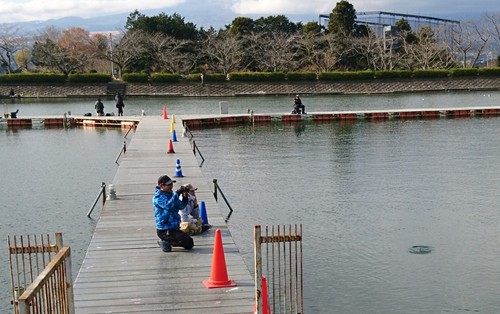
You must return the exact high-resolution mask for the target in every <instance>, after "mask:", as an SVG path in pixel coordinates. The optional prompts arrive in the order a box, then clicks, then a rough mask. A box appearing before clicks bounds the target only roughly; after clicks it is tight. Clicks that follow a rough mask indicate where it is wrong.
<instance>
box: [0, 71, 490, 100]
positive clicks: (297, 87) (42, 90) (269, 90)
mask: <svg viewBox="0 0 500 314" xmlns="http://www.w3.org/2000/svg"><path fill="white" fill-rule="evenodd" d="M11 88H12V89H14V90H15V91H16V93H17V94H20V95H22V97H21V98H95V97H104V98H113V97H114V95H115V94H116V93H117V92H120V93H122V95H126V96H127V97H165V96H170V97H246V96H250V97H256V96H282V95H283V96H287V95H293V94H302V95H370V94H404V93H418V92H450V91H498V90H500V77H462V78H451V77H448V78H436V79H400V80H395V79H390V80H388V79H386V80H367V81H343V82H338V81H337V82H327V81H315V82H213V83H212V82H207V83H206V84H203V85H202V84H200V83H186V82H183V83H165V84H148V83H140V84H139V83H122V82H112V83H98V84H75V83H66V84H43V85H42V84H38V85H34V84H17V85H0V98H1V99H12V100H15V99H18V98H10V97H9V96H8V93H9V91H10V89H11Z"/></svg>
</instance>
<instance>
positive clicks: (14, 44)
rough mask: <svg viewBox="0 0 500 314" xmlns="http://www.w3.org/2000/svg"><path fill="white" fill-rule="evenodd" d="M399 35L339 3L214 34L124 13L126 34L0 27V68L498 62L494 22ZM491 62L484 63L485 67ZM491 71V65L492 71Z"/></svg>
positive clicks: (498, 18)
mask: <svg viewBox="0 0 500 314" xmlns="http://www.w3.org/2000/svg"><path fill="white" fill-rule="evenodd" d="M395 26H397V27H398V29H399V32H398V34H397V36H380V34H377V32H376V31H374V30H373V29H371V28H370V27H368V25H365V24H361V23H357V22H356V10H355V9H354V6H353V5H352V4H350V3H349V2H348V1H346V0H342V1H340V2H337V3H336V5H335V7H334V8H333V9H332V11H331V13H330V15H329V20H328V23H327V25H320V24H319V23H318V22H307V23H305V24H304V23H302V22H298V23H294V22H292V21H290V20H289V19H288V18H287V17H286V16H284V15H276V16H268V17H261V18H258V19H251V18H248V17H237V18H235V19H234V20H233V21H232V22H231V24H229V25H226V26H224V27H223V28H220V29H218V30H217V29H215V28H213V27H210V28H208V29H204V28H198V27H197V26H196V25H195V24H193V23H192V22H187V21H185V19H184V18H183V17H182V16H180V15H179V14H177V13H174V14H172V15H168V14H165V13H160V14H159V15H156V16H146V15H144V14H142V13H140V12H139V11H137V10H136V11H134V12H132V13H130V15H129V16H128V18H127V21H126V23H125V26H124V29H123V30H121V31H120V32H119V34H115V35H113V36H111V34H100V33H96V34H91V33H90V32H88V31H86V30H84V29H82V28H78V27H74V28H70V29H66V30H61V29H57V28H54V27H48V28H46V29H44V30H43V31H41V32H40V33H39V34H36V35H31V36H29V35H27V34H22V30H20V29H19V28H16V27H15V26H12V25H10V26H7V25H0V64H1V67H2V69H3V70H4V72H5V73H16V72H23V71H28V72H58V73H63V74H65V75H69V74H71V73H84V72H110V70H111V67H110V64H112V65H113V68H114V69H115V70H116V76H117V77H121V75H122V73H124V72H143V73H148V74H150V73H158V72H165V73H178V74H188V73H223V74H225V75H227V74H228V73H231V72H245V71H252V72H299V71H307V72H315V73H321V72H329V71H363V70H372V71H382V70H419V69H424V70H425V69H451V68H467V67H472V66H474V65H475V64H477V62H478V61H479V60H480V59H481V57H482V56H484V55H485V54H488V56H489V60H490V61H493V60H494V61H495V62H494V63H495V64H496V63H498V55H497V51H498V48H499V46H500V14H496V15H495V14H491V15H486V16H485V18H484V19H482V20H481V22H465V21H463V22H461V23H460V24H459V25H456V26H454V27H452V28H451V30H450V29H444V28H443V27H442V26H441V27H439V26H437V27H431V26H424V27H421V28H420V29H418V30H412V28H411V26H410V23H409V22H408V21H407V20H405V19H400V20H399V21H397V22H396V23H395ZM487 61H488V60H487ZM497 66H498V65H497Z"/></svg>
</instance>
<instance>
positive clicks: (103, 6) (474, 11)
mask: <svg viewBox="0 0 500 314" xmlns="http://www.w3.org/2000/svg"><path fill="white" fill-rule="evenodd" d="M349 2H350V3H351V4H353V5H354V8H355V9H356V11H358V12H362V11H389V12H396V13H405V14H420V15H430V16H434V17H440V18H451V19H456V18H458V17H460V18H462V17H468V16H474V17H475V18H476V19H477V18H478V17H480V16H481V14H484V13H486V12H489V13H494V12H500V6H499V5H498V0H411V1H409V0H351V1H349ZM336 3H337V1H335V0H333V1H331V0H0V23H13V22H22V21H34V20H39V21H43V20H48V19H57V18H62V17H67V16H78V17H82V18H89V17H97V16H104V15H111V14H119V13H127V14H128V13H130V12H133V11H134V10H135V9H137V10H139V11H140V12H144V11H146V10H155V9H156V10H158V9H161V10H162V11H163V12H165V13H167V14H171V13H173V12H178V13H179V14H180V15H181V16H188V15H189V14H188V13H189V12H186V11H189V10H190V9H189V8H195V7H196V11H200V9H203V6H211V7H212V10H213V9H214V8H215V9H216V7H217V6H219V7H220V8H221V12H224V11H226V12H227V10H228V9H229V10H230V11H232V13H233V14H234V15H236V16H249V17H252V16H256V15H257V16H270V15H277V14H284V15H289V14H290V15H293V14H301V15H307V14H310V15H311V16H318V14H321V13H326V14H328V13H330V12H331V10H332V9H333V7H334V6H335V4H336ZM176 8H179V9H180V8H182V10H176ZM222 9H224V10H222ZM212 10H210V11H212ZM218 18H220V19H221V20H225V21H226V23H229V22H231V21H232V19H233V18H232V17H228V18H227V19H225V18H224V16H219V17H218ZM190 22H194V23H195V24H196V21H190Z"/></svg>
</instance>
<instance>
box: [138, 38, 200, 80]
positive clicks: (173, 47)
mask: <svg viewBox="0 0 500 314" xmlns="http://www.w3.org/2000/svg"><path fill="white" fill-rule="evenodd" d="M144 44H145V48H146V51H147V53H149V54H151V57H152V58H151V59H152V60H154V61H155V64H153V65H152V70H153V71H154V72H171V73H187V72H189V70H190V69H191V68H192V67H193V66H194V64H196V60H193V55H192V53H191V51H190V50H191V48H192V46H191V42H190V41H188V40H184V39H177V38H174V37H172V36H169V35H165V34H163V33H155V34H150V35H149V36H147V37H146V38H145V43H144Z"/></svg>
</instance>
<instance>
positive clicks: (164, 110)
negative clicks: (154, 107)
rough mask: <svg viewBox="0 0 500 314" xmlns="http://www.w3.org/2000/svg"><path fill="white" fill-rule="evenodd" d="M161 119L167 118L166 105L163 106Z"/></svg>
mask: <svg viewBox="0 0 500 314" xmlns="http://www.w3.org/2000/svg"><path fill="white" fill-rule="evenodd" d="M163 119H168V116H167V106H163Z"/></svg>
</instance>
